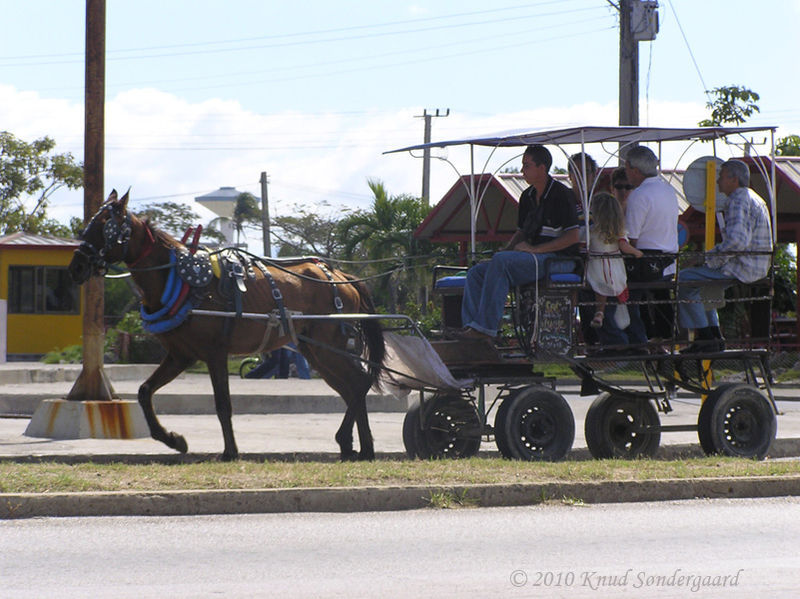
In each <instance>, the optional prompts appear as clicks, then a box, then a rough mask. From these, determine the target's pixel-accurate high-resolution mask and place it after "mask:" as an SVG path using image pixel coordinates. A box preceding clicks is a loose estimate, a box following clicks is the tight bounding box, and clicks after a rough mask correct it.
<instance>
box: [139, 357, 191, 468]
mask: <svg viewBox="0 0 800 599" xmlns="http://www.w3.org/2000/svg"><path fill="white" fill-rule="evenodd" d="M193 363H194V359H193V358H189V357H186V356H177V355H175V354H173V353H168V354H167V357H166V358H164V360H163V361H162V362H161V364H159V365H158V368H156V369H155V371H154V372H153V374H151V375H150V377H149V378H148V379H147V380H146V381H145V382H144V383H142V385H141V386H140V387H139V405H140V406H141V408H142V412H143V413H144V418H145V420H146V421H147V426H148V428H149V429H150V436H151V437H153V439H155V440H156V441H161V442H162V443H164V444H165V445H166V446H167V447H171V448H172V449H176V450H178V451H180V452H181V453H186V451H187V450H188V449H189V446H188V445H187V444H186V439H184V438H183V436H182V435H179V434H177V433H173V432H168V431H167V429H165V428H164V427H163V426H162V425H161V423H160V422H159V420H158V417H157V416H156V412H155V410H154V409H153V394H154V393H155V392H156V391H157V390H158V389H160V388H161V387H163V386H164V385H166V384H167V383H169V382H170V381H171V380H173V379H174V378H175V377H176V376H178V375H179V374H180V373H181V372H183V371H184V370H186V369H187V368H188V367H189V366H191V365H192V364H193Z"/></svg>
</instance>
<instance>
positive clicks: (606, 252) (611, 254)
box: [586, 193, 644, 329]
mask: <svg viewBox="0 0 800 599" xmlns="http://www.w3.org/2000/svg"><path fill="white" fill-rule="evenodd" d="M591 214H592V226H591V228H590V230H589V263H588V265H587V267H586V280H587V281H589V284H590V285H591V286H592V289H593V290H594V294H595V301H596V312H595V314H594V318H592V322H591V326H593V327H596V328H599V327H601V326H603V318H604V315H605V309H606V302H607V300H608V298H609V297H616V298H617V300H618V301H619V303H620V305H619V307H618V308H617V312H616V314H615V316H614V319H615V321H616V323H617V326H619V327H620V328H621V329H624V328H625V327H627V326H628V324H629V323H630V318H629V317H628V309H627V307H626V306H625V302H626V301H627V300H628V278H627V276H626V275H625V263H624V262H623V260H622V254H630V255H632V256H636V257H637V258H641V257H642V256H643V255H644V254H642V252H641V250H637V249H636V248H635V247H633V246H632V245H631V244H630V243H628V239H627V238H626V236H625V216H624V214H623V212H622V207H621V206H620V204H619V202H618V201H617V198H615V197H614V196H612V195H611V194H609V193H598V194H596V195H595V196H594V197H593V198H592V205H591ZM623 325H624V326H623Z"/></svg>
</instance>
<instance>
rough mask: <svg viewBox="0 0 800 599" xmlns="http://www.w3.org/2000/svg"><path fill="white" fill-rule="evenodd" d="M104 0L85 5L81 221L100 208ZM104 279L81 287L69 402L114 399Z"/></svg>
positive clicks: (103, 105) (104, 48) (103, 111)
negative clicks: (107, 361) (106, 358)
mask: <svg viewBox="0 0 800 599" xmlns="http://www.w3.org/2000/svg"><path fill="white" fill-rule="evenodd" d="M105 28H106V3H105V0H86V81H85V85H86V94H85V100H84V115H85V116H84V119H85V122H84V148H83V217H84V220H85V221H86V222H88V221H89V219H90V218H91V217H92V216H93V215H94V214H95V212H97V210H98V208H100V206H101V205H102V203H103V168H104V160H103V159H104V145H103V137H104V120H105V55H106V38H105ZM103 311H104V304H103V278H102V277H92V278H90V279H89V280H88V281H87V282H86V284H85V292H84V307H83V370H82V371H81V374H80V375H79V377H78V379H77V380H76V381H75V385H74V386H73V387H72V389H71V390H70V392H69V394H68V395H67V399H69V400H75V401H87V400H92V401H105V400H110V399H114V396H115V393H114V390H113V389H112V388H111V383H110V382H109V381H108V379H107V377H106V374H105V371H104V370H103V340H104V338H105V330H104V323H103Z"/></svg>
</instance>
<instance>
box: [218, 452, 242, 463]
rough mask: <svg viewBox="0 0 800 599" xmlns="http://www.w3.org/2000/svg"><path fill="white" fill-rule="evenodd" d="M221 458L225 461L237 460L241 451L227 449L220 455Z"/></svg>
mask: <svg viewBox="0 0 800 599" xmlns="http://www.w3.org/2000/svg"><path fill="white" fill-rule="evenodd" d="M219 459H220V460H222V461H223V462H235V461H236V460H238V459H239V452H238V451H234V452H230V453H228V452H227V451H226V452H224V453H223V454H222V455H221V456H220V457H219Z"/></svg>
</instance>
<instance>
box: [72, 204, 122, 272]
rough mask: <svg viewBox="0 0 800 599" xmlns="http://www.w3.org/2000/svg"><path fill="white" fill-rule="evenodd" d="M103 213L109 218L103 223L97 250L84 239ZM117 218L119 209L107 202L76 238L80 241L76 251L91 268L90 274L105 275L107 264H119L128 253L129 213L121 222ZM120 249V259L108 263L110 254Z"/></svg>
mask: <svg viewBox="0 0 800 599" xmlns="http://www.w3.org/2000/svg"><path fill="white" fill-rule="evenodd" d="M105 212H108V216H109V218H108V220H107V221H106V222H105V223H103V247H102V248H100V249H99V250H98V249H97V248H96V247H95V246H94V245H92V244H91V243H89V242H88V241H86V240H85V239H84V237H85V236H86V232H87V231H88V230H89V229H91V228H92V225H94V223H95V221H96V220H97V219H98V218H99V217H100V216H101V215H102V214H103V213H105ZM118 216H120V213H119V209H118V208H116V207H115V206H114V204H113V203H111V202H107V203H105V204H103V205H102V206H101V207H100V209H99V210H98V211H97V213H96V214H95V215H94V216H93V217H92V220H90V221H89V224H88V225H86V228H85V229H84V230H83V232H82V233H81V234H80V235H79V236H78V237H79V239H81V244H80V246H78V249H77V250H76V251H77V252H78V253H80V254H81V255H83V256H84V257H85V258H86V260H87V261H88V262H89V266H90V267H91V268H92V272H95V273H97V274H100V275H104V274H106V272H108V267H109V264H113V263H114V262H121V261H122V260H124V259H125V255H126V254H127V253H128V243H129V242H130V240H131V233H132V231H133V226H132V222H131V215H130V212H128V211H125V219H124V220H123V221H122V222H118V221H117V218H116V217H118ZM120 248H121V249H122V252H121V254H120V258H119V259H117V260H113V261H112V262H110V261H109V256H110V255H111V253H112V252H114V251H115V250H117V249H120Z"/></svg>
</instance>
